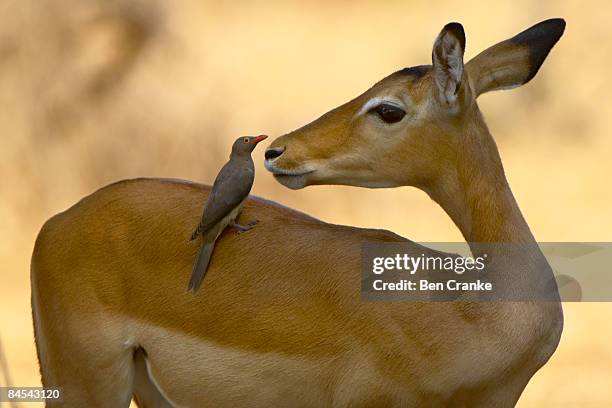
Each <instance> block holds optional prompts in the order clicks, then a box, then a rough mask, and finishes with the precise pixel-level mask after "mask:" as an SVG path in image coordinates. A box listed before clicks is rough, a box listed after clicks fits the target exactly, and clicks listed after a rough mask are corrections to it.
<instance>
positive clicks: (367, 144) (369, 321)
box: [31, 19, 565, 407]
mask: <svg viewBox="0 0 612 408" xmlns="http://www.w3.org/2000/svg"><path fill="white" fill-rule="evenodd" d="M564 27H565V23H564V22H563V20H561V19H553V20H547V21H544V22H542V23H539V24H537V25H535V26H533V27H531V28H530V29H528V30H526V31H524V32H522V33H520V34H518V35H517V36H515V37H513V38H511V39H509V40H507V41H503V42H501V43H499V44H497V45H494V46H492V47H491V48H489V49H487V50H485V51H484V52H482V53H480V54H479V55H477V56H476V57H474V58H473V59H472V60H470V61H469V62H468V63H467V64H465V65H464V63H463V53H464V48H465V36H464V33H463V28H462V27H461V25H459V24H457V23H451V24H448V25H447V26H445V27H444V29H443V30H442V31H441V32H440V34H439V36H438V37H437V39H436V41H435V43H434V46H433V53H432V65H426V66H418V67H413V68H408V69H403V70H401V71H398V72H396V73H394V74H392V75H390V76H388V77H386V78H384V79H383V80H381V81H380V82H378V83H377V84H376V85H374V86H373V87H372V88H371V89H369V90H367V91H366V92H365V93H363V94H362V95H360V96H358V97H357V98H355V99H353V100H352V101H350V102H348V103H346V104H344V105H342V106H340V107H338V108H336V109H334V110H332V111H330V112H329V113H327V114H325V115H323V116H322V117H321V118H319V119H317V120H315V121H314V122H312V123H310V124H309V125H306V126H305V127H303V128H301V129H298V130H296V131H294V132H291V133H289V134H287V135H285V136H282V137H279V138H278V139H276V140H275V141H274V142H273V143H272V145H271V146H270V147H269V149H268V150H267V151H266V161H265V165H266V167H267V169H268V170H270V171H271V172H272V173H273V174H274V176H275V177H276V178H277V180H278V181H279V182H281V183H282V184H284V185H286V186H288V187H290V188H302V187H304V186H307V185H312V184H346V185H353V186H365V187H395V186H416V187H418V188H420V189H422V190H423V191H425V192H426V193H427V194H429V195H430V196H431V197H432V199H433V200H435V201H436V202H437V203H438V204H440V205H441V206H442V208H443V209H444V210H445V211H446V212H447V213H448V215H449V216H450V217H451V218H452V220H453V221H454V222H455V223H456V225H457V226H458V228H459V229H460V230H461V232H462V233H463V236H464V237H465V239H466V241H467V242H468V243H470V244H471V246H472V251H473V252H474V254H475V255H476V254H477V253H479V251H481V250H482V249H481V248H480V246H479V245H478V243H495V242H504V243H518V244H520V245H521V246H522V248H524V253H523V254H522V256H520V257H516V258H512V259H505V260H504V262H502V263H501V264H500V265H499V266H498V268H497V270H496V274H498V276H499V277H500V279H501V280H502V281H504V282H506V283H507V288H508V289H507V290H508V291H516V290H522V289H529V290H532V291H534V292H535V293H536V294H537V292H538V291H539V290H541V289H540V288H541V285H540V283H541V282H543V281H549V280H550V277H551V276H552V272H551V271H550V268H548V267H547V265H548V264H547V263H546V260H545V258H544V257H543V255H542V253H541V252H540V251H539V249H538V247H537V244H536V242H535V240H534V238H533V236H532V234H531V232H530V230H529V227H528V225H527V223H526V222H525V220H524V219H523V217H522V215H521V212H520V210H519V208H518V206H517V204H516V202H515V200H514V198H513V195H512V193H511V190H510V188H509V186H508V183H507V181H506V178H505V175H504V171H503V167H502V163H501V160H500V156H499V154H498V151H497V148H496V145H495V142H494V141H493V139H492V137H491V135H490V134H489V131H488V130H487V127H486V125H485V122H484V120H483V118H482V115H481V113H480V111H479V109H478V105H477V102H476V98H477V97H478V96H479V95H480V94H482V93H485V92H488V91H493V90H496V89H502V88H509V87H514V86H519V85H522V84H524V83H526V82H528V81H529V80H530V79H531V78H532V77H533V76H534V75H535V74H536V72H537V71H538V69H539V67H540V65H541V64H542V62H543V61H544V59H545V58H546V56H547V55H548V53H549V51H550V49H551V48H552V47H553V45H554V44H555V43H556V42H557V40H558V39H559V38H560V37H561V35H562V33H563V30H564ZM209 190H210V188H209V187H208V186H202V185H199V184H194V183H189V182H182V181H176V180H163V179H137V180H129V181H122V182H119V183H116V184H112V185H110V186H107V187H104V188H102V189H101V190H99V191H97V192H95V193H93V194H92V195H90V196H88V197H85V198H84V199H82V200H81V201H80V202H79V203H77V204H76V205H74V206H73V207H72V208H70V209H68V210H67V211H65V212H63V213H61V214H58V215H56V216H54V217H52V218H51V219H50V220H49V221H47V222H46V223H45V225H44V226H43V228H42V230H41V231H40V234H39V236H38V238H37V241H36V245H35V249H34V254H33V257H32V270H31V275H32V276H31V279H32V308H33V316H34V327H35V335H36V343H37V350H38V358H39V361H40V367H41V373H42V382H43V384H44V386H47V387H52V386H59V387H62V389H63V391H64V402H63V405H64V406H70V407H85V406H96V407H121V406H127V405H128V404H129V401H130V398H131V397H132V396H133V395H134V396H135V397H136V399H137V400H138V402H139V404H141V405H142V406H176V407H179V406H191V407H198V406H209V407H324V406H331V407H348V406H358V407H386V406H395V407H399V406H402V407H404V406H406V407H416V406H419V407H420V406H458V407H459V406H461V407H463V406H469V407H491V406H496V407H510V406H513V405H514V404H515V403H516V401H517V400H518V398H519V397H520V395H521V392H522V391H523V389H524V388H525V386H526V385H527V383H528V381H529V379H530V378H531V377H532V376H533V375H534V373H535V372H536V371H537V370H538V369H539V368H540V367H542V366H543V365H544V363H546V361H547V360H548V359H549V358H550V356H551V355H552V353H553V352H554V350H555V349H556V347H557V344H558V342H559V339H560V335H561V330H562V325H563V317H562V310H561V305H560V302H559V301H558V298H557V297H554V296H553V299H552V301H547V302H362V301H361V296H360V283H361V282H360V280H361V275H360V260H361V245H362V243H363V242H365V241H368V242H380V243H384V242H404V243H405V244H406V245H407V246H408V247H411V246H414V248H415V251H419V252H420V249H418V247H417V245H416V244H413V243H411V242H410V241H407V240H406V239H404V238H402V237H400V236H398V235H396V234H393V233H391V232H388V231H383V230H371V229H362V228H354V227H348V226H341V225H333V224H327V223H325V222H322V221H319V220H316V219H314V218H311V217H309V216H307V215H305V214H302V213H299V212H297V211H294V210H291V209H288V208H285V207H283V206H280V205H278V204H275V203H273V202H270V201H266V200H263V199H260V198H256V197H250V198H249V199H248V200H247V202H246V205H245V209H244V211H243V215H242V216H241V218H242V219H243V220H251V219H258V220H259V221H260V222H259V225H258V226H257V228H255V229H253V230H252V231H249V232H248V233H247V234H243V235H236V234H234V233H233V232H231V231H226V232H225V233H224V234H223V235H222V236H221V237H220V239H219V241H218V245H217V247H216V249H215V253H214V255H213V258H212V262H211V265H210V268H209V272H208V276H207V278H206V282H205V283H204V285H203V287H202V289H201V290H200V292H199V293H198V294H197V295H196V296H193V295H192V294H191V293H188V292H187V290H186V284H187V281H188V279H189V274H190V271H191V265H192V262H193V259H194V258H195V256H196V252H197V250H198V248H197V245H193V244H190V243H189V239H188V238H189V236H190V234H191V232H192V230H193V226H194V225H197V222H198V219H199V216H200V210H201V209H200V205H201V203H202V202H204V201H205V199H206V196H207V194H208V192H209ZM492 256H494V257H498V258H500V257H501V258H503V256H504V255H503V254H502V253H497V254H492Z"/></svg>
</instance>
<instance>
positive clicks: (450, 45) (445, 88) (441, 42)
mask: <svg viewBox="0 0 612 408" xmlns="http://www.w3.org/2000/svg"><path fill="white" fill-rule="evenodd" d="M464 52H465V33H464V32H463V26H462V25H461V24H459V23H448V24H447V25H445V26H444V28H443V29H442V31H440V34H438V38H436V42H435V43H434V46H433V52H432V55H431V59H432V63H433V78H434V82H435V85H436V89H437V91H438V95H439V96H440V100H441V101H442V102H443V103H445V104H446V105H447V106H448V107H450V108H454V107H455V106H456V105H457V99H458V94H459V90H460V88H461V79H462V78H463V53H464Z"/></svg>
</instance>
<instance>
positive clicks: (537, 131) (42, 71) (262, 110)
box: [0, 0, 612, 407]
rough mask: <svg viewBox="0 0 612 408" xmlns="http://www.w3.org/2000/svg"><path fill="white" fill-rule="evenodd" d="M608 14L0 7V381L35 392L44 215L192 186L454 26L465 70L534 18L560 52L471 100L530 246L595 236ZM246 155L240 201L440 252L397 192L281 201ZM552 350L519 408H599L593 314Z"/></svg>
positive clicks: (608, 364) (428, 216) (317, 193)
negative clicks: (243, 147)
mask: <svg viewBox="0 0 612 408" xmlns="http://www.w3.org/2000/svg"><path fill="white" fill-rule="evenodd" d="M610 14H611V13H610V5H609V2H607V1H589V2H587V1H522V0H515V1H511V2H508V3H499V4H498V3H494V2H490V1H489V2H482V3H481V2H477V1H461V2H450V1H441V0H437V1H435V2H432V1H431V0H427V1H386V2H378V1H373V2H366V3H360V2H354V1H351V2H330V1H321V2H304V3H295V4H294V3H289V2H232V5H229V4H228V5H224V4H221V2H218V1H213V2H210V3H208V2H204V1H176V0H175V1H169V0H168V1H161V0H159V1H150V0H149V1H144V0H143V1H102V0H100V1H98V2H96V1H83V0H64V1H47V0H27V1H26V0H13V1H11V0H1V1H0V240H1V241H0V244H1V245H0V282H1V285H2V286H1V289H0V335H1V336H2V341H3V346H4V349H5V354H6V355H7V357H8V362H9V366H10V370H11V373H12V377H13V382H14V383H15V384H19V385H24V386H25V385H29V386H33V385H37V384H39V375H38V368H37V363H36V354H35V349H34V343H33V336H32V326H31V317H30V306H29V297H30V292H29V281H28V276H29V258H30V254H31V250H32V245H33V241H34V238H35V236H36V233H37V231H38V230H39V228H40V226H41V225H42V223H43V222H44V221H45V220H46V219H47V218H49V217H50V216H51V215H53V214H55V213H57V212H59V211H62V210H64V209H66V208H67V207H69V206H70V205H72V204H73V203H75V202H76V201H77V200H79V199H80V198H81V197H83V196H84V195H85V194H89V193H91V192H92V191H94V190H96V189H97V188H99V187H101V186H103V185H105V184H108V183H110V182H113V181H116V180H119V179H124V178H130V177H138V176H162V177H178V178H184V179H190V180H196V181H201V182H207V183H210V182H211V181H212V180H213V179H214V176H215V174H216V171H217V170H218V168H219V167H220V166H221V165H222V163H223V162H224V161H225V160H226V157H227V154H228V149H229V146H230V143H231V140H233V139H234V138H235V137H236V136H238V135H241V134H259V133H267V134H270V135H271V136H272V137H276V136H278V135H281V134H283V133H284V132H287V131H290V130H292V129H294V128H296V127H299V126H301V125H303V124H305V123H307V122H309V121H311V120H312V119H314V118H316V117H317V116H318V115H320V114H322V113H324V112H326V111H327V110H329V109H331V108H333V107H335V106H337V105H338V104H340V103H342V102H344V101H346V100H348V99H349V98H352V97H353V96H356V95H357V94H359V93H361V92H362V91H363V90H365V89H367V88H368V87H369V86H371V85H372V84H373V83H374V82H376V81H377V80H379V79H380V78H382V77H383V76H385V75H387V74H389V73H391V72H393V71H395V70H397V69H399V68H402V67H405V66H410V65H418V64H422V63H428V62H429V60H430V53H431V45H432V43H433V40H434V37H435V36H436V34H437V33H438V31H439V30H440V28H441V27H442V26H443V25H444V24H445V23H447V22H449V21H453V20H456V21H460V22H462V23H463V24H464V27H465V29H466V33H467V55H466V57H467V59H469V58H470V57H471V56H474V55H475V54H476V53H478V52H479V51H480V50H482V49H483V48H484V47H487V46H489V45H492V44H493V43H494V42H497V41H499V40H503V39H505V38H507V37H510V36H512V35H514V34H516V33H517V32H519V31H521V30H523V29H525V28H527V27H528V26H530V25H532V24H534V23H536V22H538V21H540V20H542V19H545V18H549V17H556V16H562V17H565V18H566V20H567V22H568V26H567V30H566V33H565V36H564V37H563V38H562V39H561V41H560V43H559V44H558V45H557V47H556V48H555V49H554V50H553V51H552V53H551V55H550V57H549V59H548V60H547V62H546V63H545V64H544V66H543V68H542V70H541V71H540V73H539V74H538V76H537V77H536V78H535V79H534V81H533V82H532V83H530V84H528V85H527V86H525V87H523V88H520V89H516V90H513V91H509V92H499V93H495V94H491V95H486V96H484V97H482V98H481V101H480V103H481V108H482V110H483V111H484V114H485V117H486V118H487V119H488V123H489V125H490V127H491V130H492V133H493V134H494V135H495V137H496V139H497V140H498V142H499V145H500V150H501V154H502V157H503V159H504V163H505V166H506V171H507V174H508V178H509V179H510V184H511V185H512V187H513V189H514V192H515V194H516V196H517V199H518V201H519V203H520V205H521V207H522V209H523V211H524V213H525V216H526V218H527V220H528V221H529V223H530V225H531V227H532V229H533V231H534V233H535V235H536V237H537V238H538V239H539V240H543V241H544V240H548V241H580V240H584V241H589V240H590V241H596V240H600V241H610V240H612V211H611V209H610V201H611V198H612V189H611V188H610V184H611V183H610V176H611V170H612V160H611V158H610V153H611V151H612V149H611V147H612V135H611V134H610V133H611V130H612V110H611V107H612V106H611V104H612V92H610V89H609V86H607V85H608V83H607V81H606V79H607V77H608V75H609V67H610V65H611V64H612V57H611V55H612V49H611V46H612V24H610V17H611V15H610ZM263 150H264V149H262V148H260V149H258V150H257V151H256V152H255V158H256V163H257V172H258V177H257V180H256V182H255V186H254V189H253V192H254V193H255V194H257V195H260V196H264V197H266V198H269V199H272V200H275V201H278V202H281V203H283V204H286V205H289V206H291V207H294V208H298V209H300V210H303V211H305V212H307V213H310V214H312V215H314V216H316V217H319V218H321V219H323V220H326V221H329V222H334V223H344V224H350V225H358V226H366V227H376V228H386V229H390V230H392V231H395V232H397V233H399V234H402V235H404V236H407V237H410V238H411V239H413V240H422V241H444V240H457V239H460V235H459V233H458V232H457V230H456V228H455V227H454V226H453V225H452V223H451V222H450V221H449V219H448V217H447V216H446V215H445V214H444V213H443V212H442V210H440V209H439V208H438V207H437V206H436V205H435V204H434V203H432V202H431V201H430V200H429V199H428V198H427V197H426V196H425V194H423V193H421V192H419V191H416V190H414V189H410V188H402V189H393V190H366V189H357V188H348V187H333V186H324V187H311V188H307V189H304V190H301V191H290V190H288V189H285V188H283V187H282V186H280V185H279V184H277V183H276V182H275V181H274V180H273V179H272V177H271V176H270V174H269V173H267V172H265V170H264V168H263V165H262V160H263ZM565 312H566V328H565V332H564V334H563V338H562V341H561V345H560V347H559V349H558V351H557V353H556V354H555V355H554V357H553V358H552V360H551V361H550V363H549V364H548V365H546V366H545V367H544V368H543V369H542V370H541V371H540V372H539V373H538V374H537V375H536V376H535V377H534V379H533V380H532V382H531V383H530V385H529V386H528V387H527V390H526V391H525V393H524V395H523V397H522V399H521V401H520V404H519V405H520V406H522V407H532V406H533V407H539V406H547V407H549V406H555V407H563V406H568V407H573V406H581V407H600V406H604V405H607V404H609V403H610V401H612V387H610V385H611V384H612V350H611V348H610V343H611V340H612V320H610V318H609V316H611V315H612V307H610V305H608V304H566V305H565Z"/></svg>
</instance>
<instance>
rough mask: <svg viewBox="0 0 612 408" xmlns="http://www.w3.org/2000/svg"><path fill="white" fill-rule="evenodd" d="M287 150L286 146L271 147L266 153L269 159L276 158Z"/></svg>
mask: <svg viewBox="0 0 612 408" xmlns="http://www.w3.org/2000/svg"><path fill="white" fill-rule="evenodd" d="M284 151H285V148H284V147H269V148H268V149H267V150H266V153H265V154H264V156H265V158H266V160H267V161H270V160H274V159H276V158H277V157H279V156H280V155H281V154H283V152H284Z"/></svg>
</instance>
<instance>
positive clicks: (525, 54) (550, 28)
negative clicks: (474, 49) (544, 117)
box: [465, 18, 565, 96]
mask: <svg viewBox="0 0 612 408" xmlns="http://www.w3.org/2000/svg"><path fill="white" fill-rule="evenodd" d="M564 30H565V21H564V20H563V19H561V18H554V19H550V20H546V21H542V22H541V23H538V24H536V25H534V26H533V27H531V28H528V29H527V30H525V31H523V32H522V33H519V34H517V35H516V36H514V37H512V38H510V39H509V40H506V41H502V42H500V43H498V44H496V45H494V46H492V47H490V48H487V49H486V50H484V51H483V52H481V53H480V54H478V55H477V56H475V57H474V58H472V59H471V60H470V61H469V62H468V63H467V64H466V66H465V69H466V71H467V73H468V77H469V79H470V82H471V84H472V88H473V89H474V92H475V96H478V95H480V94H482V93H485V92H489V91H495V90H498V89H509V88H514V87H517V86H520V85H523V84H526V83H527V82H529V81H530V80H531V78H533V77H534V76H535V74H536V73H537V72H538V70H539V69H540V66H541V65H542V63H543V62H544V60H545V59H546V57H547V56H548V53H549V52H550V50H551V49H552V47H553V46H554V45H555V44H556V43H557V41H559V38H561V35H563V31H564Z"/></svg>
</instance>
